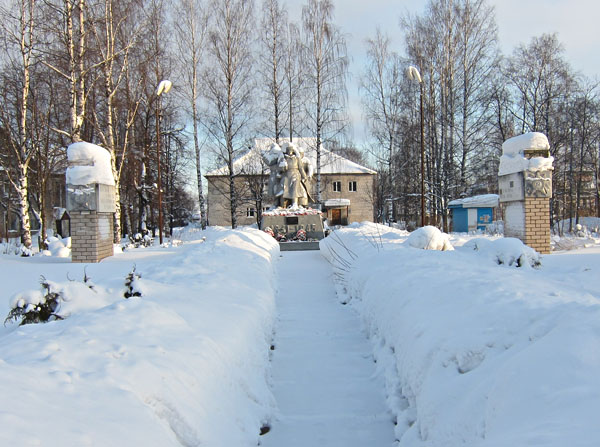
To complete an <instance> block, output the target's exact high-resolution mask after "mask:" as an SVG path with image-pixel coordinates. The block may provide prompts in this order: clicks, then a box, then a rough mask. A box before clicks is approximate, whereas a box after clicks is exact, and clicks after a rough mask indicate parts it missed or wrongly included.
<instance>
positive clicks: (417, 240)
mask: <svg viewBox="0 0 600 447" xmlns="http://www.w3.org/2000/svg"><path fill="white" fill-rule="evenodd" d="M406 243H407V244H408V245H410V246H411V247H414V248H421V249H424V250H442V251H445V250H454V247H452V244H451V243H450V237H449V236H448V235H447V234H446V233H442V232H441V231H440V230H439V229H437V228H436V227H432V226H431V225H427V226H425V227H421V228H419V229H417V230H415V231H413V232H412V233H410V236H408V239H406Z"/></svg>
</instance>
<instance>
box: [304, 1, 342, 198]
mask: <svg viewBox="0 0 600 447" xmlns="http://www.w3.org/2000/svg"><path fill="white" fill-rule="evenodd" d="M333 12H334V7H333V2H332V1H331V0H308V3H307V4H306V5H305V6H303V7H302V27H303V30H304V43H303V61H304V64H305V68H306V72H305V74H306V80H307V83H306V88H307V119H308V121H309V128H310V130H311V131H312V132H314V135H315V138H316V147H315V151H316V154H317V181H316V188H317V197H316V201H317V206H318V207H321V192H322V191H321V145H322V143H323V141H324V140H325V139H327V138H332V137H333V136H336V135H339V134H340V132H341V131H342V130H343V129H344V128H345V127H346V125H347V117H346V113H345V112H346V110H345V105H346V97H347V91H346V77H347V70H348V57H347V52H346V39H345V38H344V36H343V34H342V33H341V31H340V29H339V28H338V27H337V26H335V25H334V23H333Z"/></svg>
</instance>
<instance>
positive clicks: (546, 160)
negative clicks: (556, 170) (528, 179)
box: [498, 132, 554, 175]
mask: <svg viewBox="0 0 600 447" xmlns="http://www.w3.org/2000/svg"><path fill="white" fill-rule="evenodd" d="M531 149H533V150H545V151H546V150H548V149H550V144H549V143H548V138H546V135H544V134H543V133H540V132H529V133H525V134H523V135H518V136H516V137H512V138H509V139H508V140H506V141H505V142H504V143H503V144H502V156H501V157H500V166H499V168H498V175H508V174H513V173H515V172H523V171H542V170H551V169H552V163H553V162H554V157H532V158H525V157H524V153H525V152H524V151H526V150H531Z"/></svg>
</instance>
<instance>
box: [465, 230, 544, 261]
mask: <svg viewBox="0 0 600 447" xmlns="http://www.w3.org/2000/svg"><path fill="white" fill-rule="evenodd" d="M463 248H465V249H470V250H474V251H476V252H478V253H479V254H481V255H482V256H484V257H486V258H488V259H490V260H492V261H493V262H495V263H496V264H500V265H506V266H509V267H512V266H514V267H539V266H540V265H541V264H542V257H541V255H540V254H539V253H538V252H537V251H535V250H534V249H533V248H531V247H529V246H527V245H525V244H524V243H523V242H521V240H520V239H516V238H512V237H506V238H500V239H496V240H489V239H483V238H477V239H472V240H470V241H469V242H467V243H465V244H464V245H463Z"/></svg>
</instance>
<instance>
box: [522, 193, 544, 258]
mask: <svg viewBox="0 0 600 447" xmlns="http://www.w3.org/2000/svg"><path fill="white" fill-rule="evenodd" d="M523 242H525V244H527V245H529V246H530V247H531V248H533V249H534V250H536V251H537V252H539V253H546V254H547V253H550V200H548V199H547V198H545V197H526V198H525V240H524V241H523Z"/></svg>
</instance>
